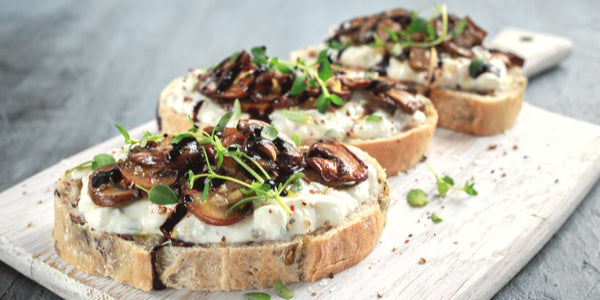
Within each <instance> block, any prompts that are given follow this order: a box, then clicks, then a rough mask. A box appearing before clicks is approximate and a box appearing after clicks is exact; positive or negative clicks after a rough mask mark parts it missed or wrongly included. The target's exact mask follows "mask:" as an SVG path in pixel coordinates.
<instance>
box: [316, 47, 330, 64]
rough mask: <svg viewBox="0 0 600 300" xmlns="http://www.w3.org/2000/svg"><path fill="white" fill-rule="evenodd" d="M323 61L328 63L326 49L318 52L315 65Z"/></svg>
mask: <svg viewBox="0 0 600 300" xmlns="http://www.w3.org/2000/svg"><path fill="white" fill-rule="evenodd" d="M323 61H327V62H329V58H328V57H327V48H325V49H323V50H321V51H319V56H318V57H317V63H322V62H323Z"/></svg>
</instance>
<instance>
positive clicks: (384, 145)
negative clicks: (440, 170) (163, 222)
mask: <svg viewBox="0 0 600 300" xmlns="http://www.w3.org/2000/svg"><path fill="white" fill-rule="evenodd" d="M182 80H183V78H182V77H180V78H177V79H175V80H173V81H171V83H169V85H167V87H165V88H164V89H163V91H162V92H161V94H160V99H159V101H158V108H157V121H158V126H159V129H160V130H161V132H180V131H186V130H188V129H189V128H190V121H189V118H188V116H187V115H185V114H182V113H178V112H177V111H175V109H173V108H172V107H169V105H168V104H167V98H168V97H169V95H171V94H172V93H173V91H174V89H175V88H176V87H177V86H178V84H179V83H180V82H181V81H182ZM422 99H423V101H424V102H425V107H426V109H425V116H426V121H425V122H424V123H423V124H420V125H419V126H416V127H413V128H410V129H408V130H405V131H402V132H400V133H399V134H397V135H394V136H389V137H384V138H379V139H372V140H362V141H358V142H350V143H345V144H347V145H351V146H355V147H358V148H360V149H362V150H364V151H365V152H367V153H369V155H371V156H372V157H374V158H375V159H376V160H377V161H378V162H379V163H380V164H381V166H382V167H383V168H384V169H385V171H386V173H387V175H388V176H391V175H395V174H397V173H398V172H404V171H406V170H408V169H410V168H411V167H412V166H414V165H415V164H416V163H417V162H419V160H421V159H422V158H423V156H424V155H425V153H426V152H427V149H428V148H429V144H430V142H431V138H432V137H433V132H434V130H435V127H436V124H437V122H438V113H437V111H436V110H435V108H434V107H433V105H432V103H431V101H429V99H427V98H426V97H422ZM198 125H199V126H200V128H202V127H204V126H207V125H206V124H198ZM286 134H287V133H286ZM289 135H290V136H291V134H289Z"/></svg>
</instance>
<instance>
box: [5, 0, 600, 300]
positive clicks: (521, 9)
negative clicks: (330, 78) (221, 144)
mask: <svg viewBox="0 0 600 300" xmlns="http://www.w3.org/2000/svg"><path fill="white" fill-rule="evenodd" d="M323 2H325V1H303V2H290V1H252V2H250V1H243V2H242V1H203V2H197V3H189V2H187V1H186V2H183V1H173V2H168V3H167V2H160V3H157V2H156V3H155V2H148V1H129V2H122V1H102V2H100V1H98V2H95V3H81V2H78V1H30V2H23V1H18V2H17V1H0V107H1V109H0V178H2V180H1V182H0V190H5V189H7V188H9V187H11V186H13V185H15V184H17V183H18V182H20V181H21V180H24V179H26V178H27V177H28V176H31V175H33V174H35V173H37V172H38V171H40V170H43V169H45V168H47V167H48V166H51V165H53V164H55V163H56V162H58V161H59V160H60V159H61V158H64V157H68V156H70V155H72V154H74V153H77V152H79V151H81V150H83V149H86V148H88V147H90V146H93V145H95V144H98V143H99V142H102V141H104V140H106V139H108V138H110V137H113V136H115V135H117V134H118V132H117V131H116V130H115V128H114V127H113V124H114V123H119V124H121V125H123V126H124V127H125V128H133V127H136V126H138V125H140V124H142V123H145V122H147V121H149V120H152V119H153V118H154V117H155V110H156V102H157V99H158V95H159V93H160V91H161V89H162V88H163V87H164V86H165V85H166V84H167V83H168V82H169V81H170V80H171V79H172V78H175V77H177V76H180V75H183V74H184V73H185V72H186V71H187V70H188V69H189V68H196V67H202V66H211V65H212V63H213V62H217V61H220V60H221V59H223V58H224V57H226V56H228V55H229V54H230V53H232V52H234V51H238V50H240V49H242V48H246V49H249V48H250V47H253V46H255V45H263V44H264V45H267V46H268V53H269V54H270V55H273V56H278V57H287V54H288V52H289V51H290V50H292V49H296V48H300V47H303V46H306V45H313V44H318V43H319V42H320V41H322V39H323V38H324V36H325V35H326V33H327V31H328V28H329V26H330V25H332V24H337V23H339V22H341V21H342V20H345V19H348V18H350V17H353V16H359V15H364V14H370V13H375V12H379V11H382V10H385V9H389V8H394V7H399V6H403V7H405V8H410V9H415V8H420V7H423V6H425V5H426V4H425V3H424V2H423V1H413V3H399V2H398V1H380V2H376V3H371V2H367V1H339V2H333V1H327V2H325V3H323ZM425 2H426V3H432V4H433V2H431V1H425ZM447 4H448V7H449V11H450V12H456V13H457V14H458V15H465V14H468V15H469V16H471V17H472V18H473V19H474V20H475V22H477V23H478V24H479V25H481V26H482V27H483V28H485V29H486V30H487V31H488V33H489V35H488V36H490V37H491V36H494V35H495V34H496V33H497V32H499V30H500V29H501V28H503V27H507V26H511V27H519V28H524V29H530V30H534V31H541V32H548V33H553V34H557V35H562V36H566V37H569V38H571V39H572V40H573V41H574V42H575V45H576V48H575V51H574V53H573V55H572V56H571V57H570V58H569V59H567V60H566V61H565V62H563V63H562V64H561V65H560V66H559V67H557V68H554V69H552V70H550V71H548V72H546V73H544V74H542V75H540V76H538V77H537V78H534V79H532V80H531V81H530V84H529V87H528V89H527V91H526V94H525V100H526V101H527V102H529V103H532V104H534V105H536V106H539V107H542V108H545V109H547V110H550V111H554V112H557V113H560V114H563V115H566V116H569V117H573V118H577V119H582V120H585V121H588V122H592V123H595V124H600V108H599V106H598V94H599V93H600V85H599V84H598V83H597V82H598V80H599V79H600V76H599V75H598V72H599V71H600V25H599V24H600V23H599V21H600V13H599V12H600V1H580V2H571V1H542V0H540V1H493V2H477V3H469V2H468V1H448V3H447ZM549 121H551V120H549ZM573 134H577V133H576V132H574V133H573ZM599 151H600V149H599ZM599 228H600V184H598V183H596V184H595V186H594V187H593V189H592V191H591V192H590V193H589V194H588V195H587V196H586V197H585V199H584V200H583V202H582V203H581V205H580V206H579V207H578V209H577V210H576V211H575V213H574V214H573V215H572V216H571V217H570V218H569V219H568V221H567V222H566V223H565V224H564V226H562V228H561V229H560V230H559V231H558V232H557V233H556V235H555V236H554V237H553V238H552V239H551V240H550V241H549V242H548V244H547V245H546V246H545V247H544V248H543V249H542V251H540V252H539V253H538V254H537V255H536V256H535V257H534V258H533V259H532V260H531V261H530V262H529V263H528V264H527V266H526V267H525V268H524V269H523V270H521V271H520V272H519V273H518V274H517V275H516V276H515V277H514V278H513V279H512V280H511V281H510V282H509V283H508V284H507V285H506V286H505V287H504V288H503V289H501V290H500V291H499V292H498V294H497V295H496V296H495V297H496V298H498V299H511V298H533V299H540V298H542V299H547V298H556V299H558V298H561V299H564V298H573V299H582V298H583V299H585V298H587V299H600V284H599V281H600V271H599V269H600V230H599ZM0 296H1V297H2V298H7V299H13V298H25V299H27V298H31V297H35V298H56V296H55V295H54V294H52V293H51V292H49V291H48V290H46V289H45V288H43V287H41V286H39V285H38V284H36V283H34V282H32V281H30V280H29V279H28V278H26V277H24V276H22V275H20V274H19V273H17V272H15V271H14V270H13V269H11V268H10V267H8V266H6V265H5V264H3V263H0Z"/></svg>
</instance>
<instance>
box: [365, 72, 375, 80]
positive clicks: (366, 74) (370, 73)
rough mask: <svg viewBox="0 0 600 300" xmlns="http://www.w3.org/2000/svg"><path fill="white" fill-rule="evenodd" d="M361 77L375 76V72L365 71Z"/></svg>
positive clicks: (369, 77)
mask: <svg viewBox="0 0 600 300" xmlns="http://www.w3.org/2000/svg"><path fill="white" fill-rule="evenodd" d="M363 78H367V79H371V78H375V73H373V72H365V75H364V76H363Z"/></svg>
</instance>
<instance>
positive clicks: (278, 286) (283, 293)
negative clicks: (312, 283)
mask: <svg viewBox="0 0 600 300" xmlns="http://www.w3.org/2000/svg"><path fill="white" fill-rule="evenodd" d="M275 291H277V295H279V297H281V298H283V299H291V298H292V297H294V294H292V292H291V291H290V289H288V287H287V286H285V284H283V282H281V280H279V279H277V280H275Z"/></svg>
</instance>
